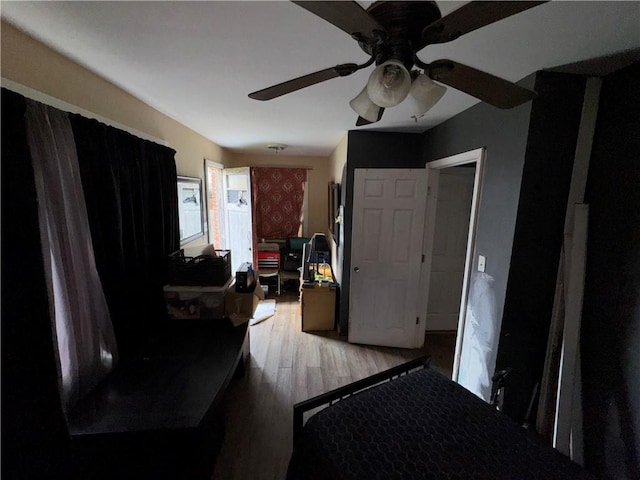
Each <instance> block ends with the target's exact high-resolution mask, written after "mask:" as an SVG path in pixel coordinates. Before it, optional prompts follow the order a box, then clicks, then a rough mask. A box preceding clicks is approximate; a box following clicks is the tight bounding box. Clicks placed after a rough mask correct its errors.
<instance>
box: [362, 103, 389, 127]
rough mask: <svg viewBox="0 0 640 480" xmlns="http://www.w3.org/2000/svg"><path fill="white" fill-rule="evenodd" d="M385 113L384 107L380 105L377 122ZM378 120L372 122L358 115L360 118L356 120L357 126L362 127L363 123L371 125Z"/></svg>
mask: <svg viewBox="0 0 640 480" xmlns="http://www.w3.org/2000/svg"><path fill="white" fill-rule="evenodd" d="M383 113H384V108H383V107H380V110H378V119H377V120H376V122H379V121H380V119H381V118H382V114H383ZM376 122H371V121H369V120H367V119H366V118H362V117H358V120H356V127H362V126H363V125H371V124H372V123H376Z"/></svg>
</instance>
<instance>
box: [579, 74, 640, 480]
mask: <svg viewBox="0 0 640 480" xmlns="http://www.w3.org/2000/svg"><path fill="white" fill-rule="evenodd" d="M586 201H587V203H589V238H588V245H587V270H586V281H585V292H584V303H583V318H582V331H581V348H582V372H583V412H584V445H585V464H586V466H587V467H588V468H589V469H590V470H592V471H593V472H595V473H597V474H600V475H602V476H607V477H609V478H620V479H622V478H628V479H631V478H634V479H636V478H640V466H639V455H640V454H639V450H640V63H638V62H636V63H635V64H633V65H632V66H630V67H628V68H626V69H624V70H621V71H619V72H617V73H615V74H612V75H609V76H608V77H606V78H605V79H604V81H603V86H602V91H601V96H600V108H599V113H598V120H597V124H596V134H595V138H594V143H593V149H592V155H591V165H590V170H589V177H588V183H587V193H586Z"/></svg>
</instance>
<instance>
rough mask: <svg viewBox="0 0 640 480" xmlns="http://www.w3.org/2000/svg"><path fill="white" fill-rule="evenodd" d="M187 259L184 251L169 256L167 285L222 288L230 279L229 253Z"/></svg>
mask: <svg viewBox="0 0 640 480" xmlns="http://www.w3.org/2000/svg"><path fill="white" fill-rule="evenodd" d="M215 253H216V256H213V255H198V256H193V257H189V256H186V255H185V254H184V249H181V250H178V251H176V252H174V253H172V254H171V255H169V285H191V286H196V285H199V286H223V285H226V283H227V282H228V281H229V279H230V278H231V251H230V250H215Z"/></svg>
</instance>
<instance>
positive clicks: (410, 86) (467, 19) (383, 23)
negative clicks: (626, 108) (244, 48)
mask: <svg viewBox="0 0 640 480" xmlns="http://www.w3.org/2000/svg"><path fill="white" fill-rule="evenodd" d="M293 3H295V4H297V5H299V6H301V7H302V8H304V9H306V10H308V11H309V12H311V13H314V14H315V15H317V16H319V17H320V18H322V19H324V20H326V21H327V22H329V23H331V24H333V25H335V26H336V27H338V28H339V29H341V30H343V31H344V32H346V33H348V34H349V35H350V36H351V37H352V38H353V39H354V40H356V41H357V42H358V44H359V45H360V48H361V49H362V50H364V52H365V53H367V55H369V56H370V58H369V60H368V61H367V62H365V63H363V64H360V65H358V64H355V63H345V64H341V65H336V66H335V67H330V68H326V69H324V70H320V71H318V72H314V73H310V74H308V75H304V76H302V77H298V78H294V79H292V80H289V81H286V82H283V83H279V84H277V85H273V86H271V87H268V88H265V89H262V90H258V91H256V92H253V93H250V94H249V97H250V98H253V99H255V100H271V99H273V98H276V97H279V96H281V95H285V94H287V93H291V92H294V91H296V90H300V89H302V88H305V87H309V86H311V85H315V84H317V83H320V82H324V81H326V80H330V79H332V78H336V77H345V76H347V75H351V74H353V73H355V72H357V71H358V70H361V69H363V68H366V67H369V66H370V65H372V64H373V63H374V62H375V64H376V68H375V70H374V71H373V73H372V74H371V76H370V77H369V81H368V82H367V86H366V87H365V88H364V89H363V91H362V92H361V93H360V94H359V95H358V96H357V97H355V98H354V99H353V100H351V102H350V105H351V107H352V108H353V109H354V110H355V111H356V113H358V115H359V117H358V120H357V122H356V125H357V126H360V125H367V124H370V123H375V122H377V121H379V120H380V119H381V118H382V114H383V113H384V109H385V108H388V107H393V106H395V105H398V104H399V103H401V102H402V101H403V100H404V99H405V98H406V97H407V96H410V97H411V98H412V100H413V102H414V117H415V118H416V119H417V118H419V117H420V116H422V115H424V113H426V111H427V110H429V109H430V108H431V107H432V106H433V105H435V103H436V102H437V101H438V100H439V99H440V98H441V97H442V95H444V92H445V91H446V87H443V86H442V85H440V83H442V84H445V85H448V86H450V87H453V88H456V89H458V90H461V91H463V92H465V93H468V94H469V95H472V96H474V97H476V98H478V99H480V100H482V101H483V102H486V103H488V104H490V105H493V106H495V107H498V108H503V109H506V108H512V107H515V106H517V105H520V104H522V103H525V102H527V101H529V100H531V99H533V98H534V97H535V95H536V94H535V92H533V91H531V90H527V89H526V88H523V87H520V86H519V85H516V84H514V83H511V82H509V81H507V80H504V79H502V78H499V77H496V76H494V75H491V74H489V73H486V72H483V71H480V70H477V69H475V68H473V67H470V66H467V65H463V64H461V63H458V62H455V61H453V60H435V61H433V62H431V63H425V62H423V61H422V60H420V58H418V55H417V53H418V52H419V51H420V50H422V49H423V48H425V47H426V46H428V45H432V44H437V43H445V42H450V41H452V40H455V39H456V38H458V37H460V36H461V35H464V34H466V33H469V32H472V31H474V30H476V29H478V28H481V27H484V26H486V25H489V24H491V23H494V22H497V21H498V20H502V19H504V18H507V17H510V16H511V15H515V14H517V13H520V12H522V11H525V10H528V9H530V8H533V7H535V6H537V5H540V4H542V3H546V2H545V1H472V2H469V3H467V4H465V5H463V6H462V7H460V8H458V9H457V10H455V11H453V12H451V13H450V14H448V15H447V16H445V17H442V15H441V13H440V9H439V8H438V6H437V4H436V2H434V1H428V2H418V1H377V2H374V3H373V4H371V6H369V7H368V8H367V9H366V10H365V9H364V8H362V7H361V6H360V5H359V4H358V3H356V2H355V1H294V2H293ZM414 67H415V68H414ZM433 80H436V81H437V82H439V83H435V82H433Z"/></svg>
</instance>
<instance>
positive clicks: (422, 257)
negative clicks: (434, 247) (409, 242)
mask: <svg viewBox="0 0 640 480" xmlns="http://www.w3.org/2000/svg"><path fill="white" fill-rule="evenodd" d="M422 263H424V253H423V254H422Z"/></svg>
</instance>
